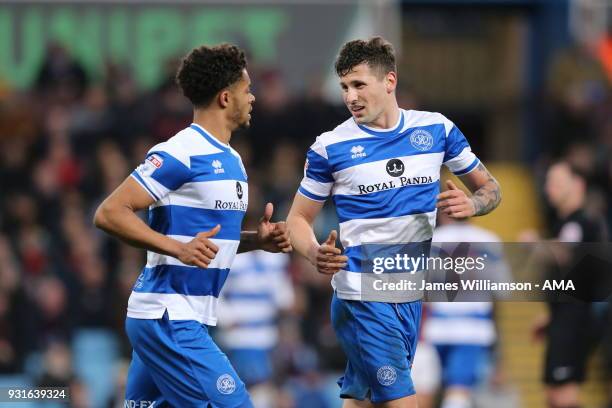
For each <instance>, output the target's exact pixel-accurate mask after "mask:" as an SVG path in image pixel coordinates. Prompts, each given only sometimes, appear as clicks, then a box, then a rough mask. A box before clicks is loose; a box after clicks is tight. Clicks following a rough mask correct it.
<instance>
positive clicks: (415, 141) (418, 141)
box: [409, 129, 433, 152]
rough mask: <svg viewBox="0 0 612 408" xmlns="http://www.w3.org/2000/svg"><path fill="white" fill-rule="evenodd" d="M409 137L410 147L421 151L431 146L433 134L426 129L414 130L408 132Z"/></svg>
mask: <svg viewBox="0 0 612 408" xmlns="http://www.w3.org/2000/svg"><path fill="white" fill-rule="evenodd" d="M409 138H410V144H411V145H412V147H414V148H415V149H417V150H420V151H422V152H426V151H427V150H429V149H431V148H432V147H433V136H432V135H431V133H429V132H428V131H426V130H423V129H418V130H415V131H414V132H412V133H411V134H410V136H409Z"/></svg>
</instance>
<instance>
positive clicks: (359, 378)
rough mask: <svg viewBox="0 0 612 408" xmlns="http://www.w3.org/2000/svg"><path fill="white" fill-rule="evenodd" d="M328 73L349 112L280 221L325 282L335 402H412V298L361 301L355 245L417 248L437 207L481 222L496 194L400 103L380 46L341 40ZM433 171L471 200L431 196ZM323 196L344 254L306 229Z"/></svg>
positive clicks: (463, 149)
mask: <svg viewBox="0 0 612 408" xmlns="http://www.w3.org/2000/svg"><path fill="white" fill-rule="evenodd" d="M335 68H336V72H337V74H338V76H339V79H340V86H341V88H342V96H343V99H344V103H345V104H346V106H347V108H348V109H349V111H350V112H351V115H352V117H351V118H350V119H348V120H346V121H345V122H344V123H342V124H341V125H339V126H338V127H336V128H335V129H334V130H332V131H330V132H325V133H323V134H322V135H320V136H319V137H317V139H316V141H315V142H314V144H313V145H312V146H311V148H310V150H309V151H308V154H307V159H306V166H305V171H304V173H305V174H304V179H303V180H302V183H301V185H300V187H299V191H298V193H297V194H296V196H295V199H294V202H293V206H292V208H291V210H290V212H289V216H288V219H287V222H288V225H289V228H290V230H291V239H292V242H293V244H294V246H295V248H296V250H297V251H298V252H299V253H300V254H301V255H303V256H305V257H306V258H307V259H308V260H309V261H310V262H311V263H312V264H313V265H315V266H316V268H317V270H318V271H319V272H320V273H324V274H329V275H333V279H332V285H333V287H334V290H335V291H334V297H333V300H332V323H333V326H334V329H335V332H336V336H337V338H338V341H339V342H340V344H341V346H342V348H343V350H344V352H345V354H346V355H347V357H348V364H347V366H346V371H345V375H344V377H343V378H341V379H340V381H339V385H340V387H341V393H340V396H341V397H342V398H345V399H346V401H345V402H344V407H345V408H349V407H370V406H372V405H375V406H377V407H402V408H404V407H416V404H417V402H416V396H415V395H414V394H415V390H414V386H413V384H412V380H411V377H410V370H411V365H412V360H413V358H414V353H415V350H416V342H417V337H418V328H419V323H420V316H421V302H420V301H413V302H405V303H384V302H364V301H361V299H362V297H361V295H362V289H361V278H360V276H361V272H362V269H361V262H362V260H363V256H362V249H361V246H362V244H363V243H380V244H383V243H385V244H386V243H398V242H402V243H405V242H427V241H429V240H431V238H432V235H433V228H434V224H435V218H436V207H437V208H439V209H440V211H442V212H444V213H446V214H448V215H449V216H451V217H453V218H467V217H471V216H476V215H484V214H487V213H489V212H490V211H492V210H493V209H494V208H495V207H496V206H497V205H498V204H499V201H500V199H501V195H500V188H499V185H498V183H497V181H495V179H494V178H493V176H491V174H490V173H489V172H488V171H487V169H486V168H485V167H484V165H483V164H482V163H481V162H480V161H479V160H478V158H476V156H475V155H474V153H472V151H471V149H470V146H469V144H468V142H467V140H466V139H465V137H464V136H463V134H462V133H461V131H459V129H458V128H457V127H456V126H455V125H454V124H453V123H452V122H451V121H450V120H448V119H447V118H445V117H444V116H443V115H441V114H439V113H431V112H419V111H406V110H403V109H400V108H399V107H398V104H397V99H396V94H395V90H396V87H397V67H396V64H395V55H394V51H393V48H392V46H391V44H389V43H388V42H387V41H385V40H384V39H382V38H380V37H375V38H372V39H370V40H354V41H350V42H348V43H346V44H344V46H343V47H342V49H341V50H340V54H339V55H338V58H337V60H336V63H335ZM442 164H445V165H446V166H447V167H448V168H449V169H450V170H451V171H453V172H454V173H455V174H456V175H458V176H460V178H461V180H462V181H463V182H464V183H465V184H466V186H467V187H468V189H469V190H470V191H471V192H472V195H471V196H468V195H466V194H465V193H464V192H463V191H462V190H459V189H457V187H456V186H455V185H454V184H452V183H451V182H449V188H450V189H449V191H446V192H444V193H442V194H439V195H438V193H439V179H440V167H441V166H442ZM330 196H332V197H333V201H334V204H335V208H336V213H337V216H338V219H339V222H340V238H341V242H342V245H343V246H344V250H345V255H343V254H342V251H341V250H340V249H339V248H336V238H337V232H336V231H331V232H330V234H329V236H328V238H327V239H326V241H325V242H324V243H323V244H319V243H318V242H317V240H316V237H315V235H314V232H313V229H312V225H313V222H314V220H315V218H316V217H317V215H318V214H319V212H320V211H321V209H322V207H323V204H324V202H325V201H326V200H327V199H328V198H329V197H330ZM436 199H437V200H436ZM436 201H437V202H436Z"/></svg>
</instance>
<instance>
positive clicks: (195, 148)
mask: <svg viewBox="0 0 612 408" xmlns="http://www.w3.org/2000/svg"><path fill="white" fill-rule="evenodd" d="M155 152H164V153H166V154H169V155H170V156H172V157H174V158H175V159H177V160H179V161H180V162H181V163H183V164H184V165H185V166H187V167H191V158H192V157H193V156H203V155H210V154H217V153H222V152H223V151H222V150H221V149H219V148H218V147H216V146H215V145H214V144H213V143H211V142H210V141H209V140H208V139H207V138H206V137H204V136H203V135H202V134H200V132H198V131H197V130H196V129H194V128H193V127H188V128H185V129H183V130H181V131H179V132H178V133H176V134H175V135H174V136H172V137H171V138H170V139H168V140H166V141H165V142H162V143H159V144H156V145H155V146H153V147H152V148H151V149H150V150H149V153H155Z"/></svg>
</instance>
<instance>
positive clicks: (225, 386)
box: [217, 374, 236, 395]
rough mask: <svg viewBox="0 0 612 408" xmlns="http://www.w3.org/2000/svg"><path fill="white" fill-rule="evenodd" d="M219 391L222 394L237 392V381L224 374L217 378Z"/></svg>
mask: <svg viewBox="0 0 612 408" xmlns="http://www.w3.org/2000/svg"><path fill="white" fill-rule="evenodd" d="M217 389H218V390H219V392H220V393H221V394H225V395H228V394H231V393H233V392H234V391H236V381H234V378H232V376H231V375H229V374H223V375H222V376H220V377H219V378H217Z"/></svg>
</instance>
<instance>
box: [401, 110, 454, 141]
mask: <svg viewBox="0 0 612 408" xmlns="http://www.w3.org/2000/svg"><path fill="white" fill-rule="evenodd" d="M402 113H403V115H404V127H405V128H406V129H410V128H415V127H421V126H431V125H444V127H445V129H446V134H447V135H448V133H449V132H450V131H451V129H452V128H453V126H454V123H453V122H452V121H451V120H450V119H448V118H447V117H446V116H444V115H443V114H441V113H440V112H429V111H421V110H413V109H410V110H404V109H402Z"/></svg>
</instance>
